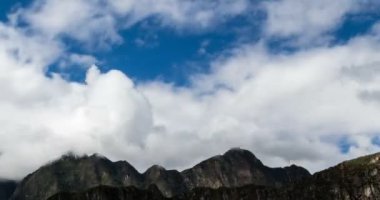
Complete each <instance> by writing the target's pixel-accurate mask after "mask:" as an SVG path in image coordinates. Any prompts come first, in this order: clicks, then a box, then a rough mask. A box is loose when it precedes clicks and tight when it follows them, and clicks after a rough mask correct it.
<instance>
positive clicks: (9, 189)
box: [0, 180, 17, 200]
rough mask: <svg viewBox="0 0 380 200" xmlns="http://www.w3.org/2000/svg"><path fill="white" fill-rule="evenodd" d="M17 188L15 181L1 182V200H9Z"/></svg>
mask: <svg viewBox="0 0 380 200" xmlns="http://www.w3.org/2000/svg"><path fill="white" fill-rule="evenodd" d="M16 186H17V183H16V182H15V181H8V180H0V200H8V199H9V198H10V196H11V195H12V194H13V192H14V191H15V189H16Z"/></svg>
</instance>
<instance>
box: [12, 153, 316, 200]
mask: <svg viewBox="0 0 380 200" xmlns="http://www.w3.org/2000/svg"><path fill="white" fill-rule="evenodd" d="M308 176H310V173H309V172H308V171H307V170H305V169H304V168H301V167H297V166H291V167H287V168H269V167H266V166H265V165H263V164H262V163H261V161H260V160H259V159H257V158H256V157H255V156H254V155H253V154H252V153H251V152H249V151H247V150H242V149H232V150H230V151H227V152H226V153H225V154H224V155H220V156H215V157H212V158H210V159H208V160H205V161H203V162H201V163H199V164H198V165H196V166H194V167H193V168H190V169H188V170H184V171H183V172H178V171H176V170H166V169H164V168H163V167H160V166H152V167H151V168H149V169H148V170H147V171H146V172H145V173H143V174H140V173H139V172H138V171H137V170H136V169H135V168H133V167H132V165H130V164H129V163H127V162H125V161H119V162H111V161H110V160H108V159H106V158H104V157H100V156H97V155H93V156H85V157H76V156H73V155H66V156H63V157H62V158H61V159H59V160H57V161H55V162H53V163H51V164H49V165H46V166H44V167H41V168H40V169H38V170H37V171H36V172H34V173H32V174H30V175H28V176H27V177H26V178H25V179H24V180H23V181H22V182H21V183H20V185H19V186H18V187H17V189H16V191H15V193H14V194H13V196H12V198H11V199H12V200H43V199H47V198H48V197H50V196H52V195H54V194H56V193H59V192H69V193H70V192H74V193H76V192H83V191H85V190H88V189H91V188H95V187H97V186H111V187H117V188H123V187H129V186H134V187H136V188H138V189H141V190H144V189H147V188H149V187H150V186H151V185H155V186H157V187H158V189H159V190H160V192H161V193H162V194H163V196H166V197H172V196H177V195H179V194H184V193H186V192H189V191H191V190H192V189H194V188H197V187H208V188H213V189H216V188H219V187H240V186H244V185H247V184H254V185H260V186H270V187H280V186H283V185H286V184H289V183H291V182H294V181H296V180H299V179H301V178H303V177H308Z"/></svg>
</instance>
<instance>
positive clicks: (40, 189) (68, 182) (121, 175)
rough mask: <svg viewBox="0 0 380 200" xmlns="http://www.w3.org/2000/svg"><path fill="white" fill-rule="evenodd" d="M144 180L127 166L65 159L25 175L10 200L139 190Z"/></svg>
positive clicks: (94, 159)
mask: <svg viewBox="0 0 380 200" xmlns="http://www.w3.org/2000/svg"><path fill="white" fill-rule="evenodd" d="M142 183H143V177H142V176H141V174H139V173H138V171H137V170H136V169H135V168H133V167H132V166H131V165H130V164H129V163H127V162H115V163H113V162H111V161H109V160H108V159H106V158H104V157H101V156H98V155H93V156H84V157H76V156H73V155H65V156H63V157H62V158H61V159H59V160H57V161H54V162H53V163H50V164H48V165H46V166H43V167H41V168H40V169H38V170H37V171H35V172H34V173H32V174H30V175H28V176H27V177H26V178H24V180H22V182H21V183H20V184H19V186H18V187H17V189H16V191H15V193H14V194H13V195H12V197H11V199H14V200H34V199H35V200H37V199H38V200H42V199H47V198H48V197H50V196H52V195H54V194H56V193H57V192H69V191H72V192H78V191H83V190H85V189H89V188H92V187H96V186H99V185H110V186H129V185H136V186H140V185H142Z"/></svg>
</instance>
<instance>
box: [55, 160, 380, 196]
mask: <svg viewBox="0 0 380 200" xmlns="http://www.w3.org/2000/svg"><path fill="white" fill-rule="evenodd" d="M379 173H380V154H374V155H370V156H366V157H361V158H358V159H354V160H351V161H346V162H343V163H341V164H339V165H337V166H335V167H332V168H329V169H326V170H324V171H321V172H318V173H316V174H314V175H313V176H311V177H304V178H303V179H299V180H297V181H295V182H291V183H289V184H285V185H282V186H281V187H274V186H257V185H253V184H251V185H246V186H242V187H233V188H228V187H221V188H217V189H212V188H195V189H193V190H191V191H188V192H186V193H183V194H181V195H177V196H174V197H173V198H165V197H164V196H163V195H161V194H157V192H152V189H150V190H147V191H143V190H138V189H131V188H103V187H96V188H93V189H91V190H88V191H84V192H80V193H72V194H67V193H66V194H63V193H60V194H56V195H54V196H53V197H51V198H50V199H49V200H62V199H65V200H79V199H81V200H95V199H96V200H111V199H112V200H126V199H144V198H145V197H146V196H144V195H152V194H155V195H153V196H149V199H152V200H161V199H166V200H169V199H171V200H219V199H220V200H222V199H223V200H225V199H228V200H379V199H380V174H379ZM153 191H155V190H153ZM107 194H113V196H111V195H107Z"/></svg>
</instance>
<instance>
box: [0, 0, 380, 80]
mask: <svg viewBox="0 0 380 200" xmlns="http://www.w3.org/2000/svg"><path fill="white" fill-rule="evenodd" d="M31 3H32V1H31V0H22V1H17V2H16V3H15V1H13V0H5V1H4V3H2V5H1V6H0V11H1V12H0V13H1V14H2V15H1V19H3V21H7V14H9V13H10V12H11V11H12V10H14V9H17V8H19V7H28V6H30V5H31ZM252 13H253V14H252ZM252 13H249V14H247V13H245V14H242V15H238V16H236V17H233V18H231V19H228V20H226V21H224V22H223V23H221V24H218V25H217V26H215V27H212V28H209V29H206V30H183V31H176V30H173V29H172V28H168V27H161V26H160V25H159V24H157V22H155V19H154V17H152V18H149V19H147V20H144V21H141V22H139V23H137V24H135V25H133V26H132V27H131V28H129V29H127V30H123V31H121V33H120V34H121V36H122V37H123V41H122V42H121V43H119V44H116V45H113V46H112V47H108V48H105V49H97V50H89V49H87V48H83V45H82V44H81V43H80V42H79V43H78V42H76V41H73V40H71V41H70V40H67V44H68V46H69V48H70V51H73V52H81V53H86V54H91V55H94V56H95V57H96V58H98V59H99V62H100V63H101V64H102V66H103V67H101V70H102V71H107V70H109V69H119V70H121V71H123V72H124V73H126V74H127V75H129V76H130V77H132V78H133V79H134V80H135V81H147V80H155V79H160V80H163V81H165V82H171V83H174V84H176V85H187V84H188V77H189V76H190V75H191V74H194V73H204V72H207V71H208V69H209V64H210V62H211V61H212V60H214V59H215V58H216V57H218V55H220V54H223V53H228V51H229V50H231V49H233V48H234V47H236V46H238V45H239V44H242V43H249V42H255V41H259V40H260V39H261V37H262V34H263V33H262V30H261V29H262V26H263V25H262V23H263V19H264V18H265V15H266V13H265V12H264V11H262V10H260V9H257V10H255V11H252ZM379 19H380V14H379V13H377V12H364V13H363V12H359V13H353V14H350V15H347V16H345V17H344V19H343V21H342V22H341V23H340V24H338V25H337V27H336V28H335V29H333V30H332V32H331V36H332V37H333V39H332V40H331V42H330V44H331V45H334V44H339V43H345V42H347V41H348V40H350V39H351V38H353V37H355V36H357V35H362V34H366V33H367V32H368V31H369V30H370V28H371V27H372V26H373V25H374V24H375V23H376V22H377V21H378V20H379ZM289 40H292V38H291V37H289V38H276V37H274V38H272V39H269V40H267V41H266V45H267V46H268V48H269V49H270V50H271V51H273V52H283V51H285V52H294V51H297V47H294V46H293V45H289V43H288V41H289ZM62 71H63V73H65V74H69V77H67V78H69V79H70V80H73V81H78V82H83V80H84V77H85V70H78V69H75V68H71V69H59V67H58V66H55V65H54V64H53V65H52V66H51V68H50V69H49V72H48V73H50V72H58V73H60V72H62Z"/></svg>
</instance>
